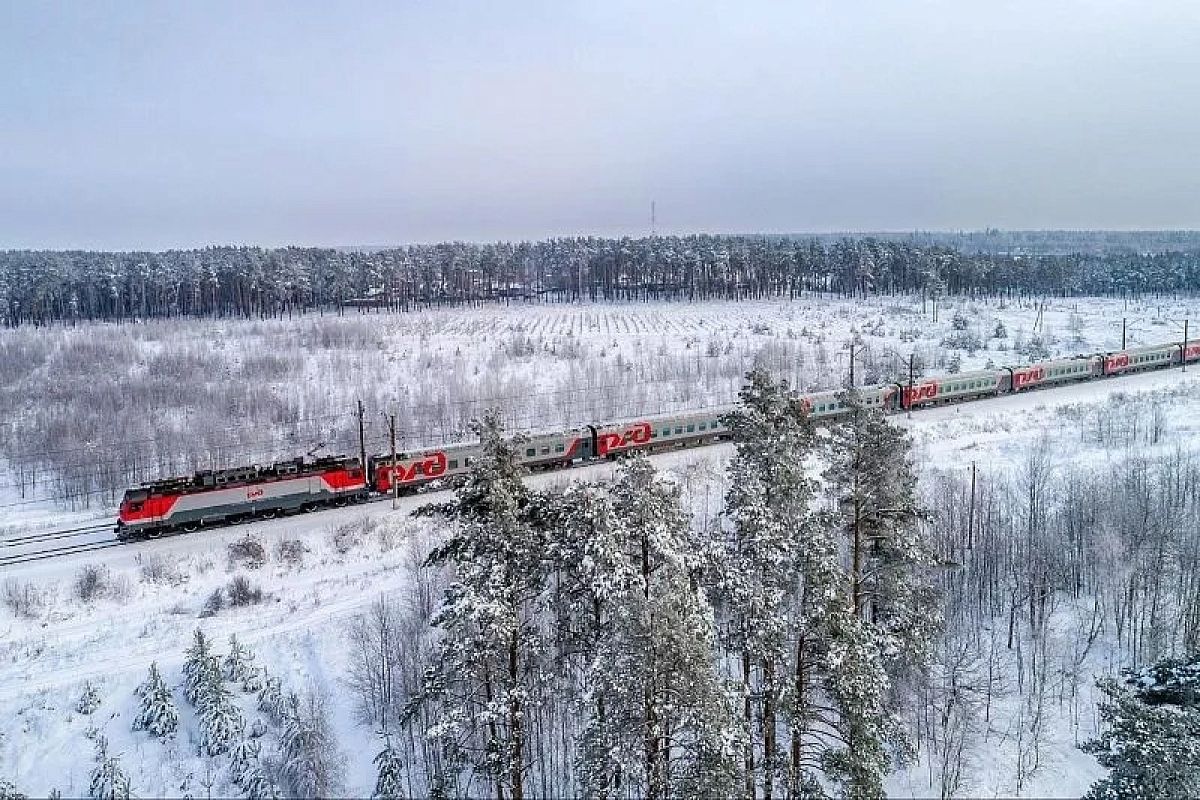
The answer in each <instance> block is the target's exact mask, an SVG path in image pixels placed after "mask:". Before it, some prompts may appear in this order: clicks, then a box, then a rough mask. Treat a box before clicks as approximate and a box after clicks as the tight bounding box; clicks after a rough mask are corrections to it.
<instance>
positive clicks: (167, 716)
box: [133, 663, 179, 736]
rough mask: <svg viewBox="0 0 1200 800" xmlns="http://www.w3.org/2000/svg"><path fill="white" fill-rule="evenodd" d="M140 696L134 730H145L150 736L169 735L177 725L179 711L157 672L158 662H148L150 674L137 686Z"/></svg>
mask: <svg viewBox="0 0 1200 800" xmlns="http://www.w3.org/2000/svg"><path fill="white" fill-rule="evenodd" d="M137 694H138V695H139V696H140V697H141V703H140V707H139V709H138V713H137V716H136V717H134V720H133V729H134V730H135V731H147V732H148V733H150V734H151V735H152V736H169V735H171V734H173V733H175V730H176V729H177V728H178V727H179V711H178V710H177V709H176V708H175V701H174V700H173V699H172V698H171V690H170V689H168V688H167V685H166V683H164V682H163V679H162V675H160V674H159V672H158V664H155V663H151V664H150V674H149V676H148V677H147V678H146V680H145V682H143V683H142V684H140V685H139V686H138V688H137Z"/></svg>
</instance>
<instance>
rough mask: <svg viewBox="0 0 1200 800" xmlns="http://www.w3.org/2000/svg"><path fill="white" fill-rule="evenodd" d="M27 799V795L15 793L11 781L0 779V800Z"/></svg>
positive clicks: (15, 788)
mask: <svg viewBox="0 0 1200 800" xmlns="http://www.w3.org/2000/svg"><path fill="white" fill-rule="evenodd" d="M27 797H28V795H25V794H22V793H21V792H18V791H17V787H16V786H15V785H13V782H12V781H6V780H4V779H3V778H0V800H26V798H27Z"/></svg>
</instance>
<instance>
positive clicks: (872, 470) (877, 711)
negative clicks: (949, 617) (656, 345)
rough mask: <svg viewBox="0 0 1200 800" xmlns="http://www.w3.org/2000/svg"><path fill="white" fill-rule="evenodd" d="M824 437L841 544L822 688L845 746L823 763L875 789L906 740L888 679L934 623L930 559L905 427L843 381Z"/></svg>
mask: <svg viewBox="0 0 1200 800" xmlns="http://www.w3.org/2000/svg"><path fill="white" fill-rule="evenodd" d="M839 399H840V401H841V403H842V404H843V405H844V406H845V407H846V409H847V411H846V413H845V416H844V419H843V421H841V422H839V423H837V424H836V425H834V426H833V427H832V429H831V431H830V436H829V441H828V453H829V456H828V468H827V469H826V471H825V479H826V481H827V482H828V484H829V487H830V492H831V493H832V494H833V496H834V499H835V500H836V502H837V511H836V512H835V514H834V515H833V518H832V519H831V524H832V526H833V528H834V530H836V531H837V533H838V534H839V536H840V537H841V538H842V540H843V542H844V543H845V553H846V562H847V568H846V570H845V574H846V580H845V584H844V585H845V589H843V590H842V591H843V592H844V595H843V597H844V599H843V601H842V602H841V603H839V604H838V605H839V607H838V609H837V610H836V612H835V613H834V614H833V615H832V616H831V619H830V621H831V625H830V628H829V630H830V634H831V636H830V642H829V646H828V650H827V675H828V678H827V684H826V685H827V690H828V691H829V693H830V695H831V696H832V697H833V699H834V701H835V704H836V705H837V707H838V711H839V717H840V718H839V720H838V726H837V727H838V730H839V732H840V734H841V738H842V742H843V744H844V749H843V750H837V751H832V752H830V753H827V754H826V758H825V768H826V772H827V773H829V774H830V775H831V776H833V777H835V778H836V779H838V780H839V781H840V782H841V783H842V784H843V786H844V788H845V790H846V792H847V793H848V794H850V795H853V796H855V797H882V796H883V787H882V781H883V778H884V776H885V775H886V773H887V770H888V767H889V758H890V756H889V753H890V749H889V748H891V747H902V746H903V745H904V744H905V739H904V736H903V734H902V731H901V728H900V725H899V723H898V720H897V719H896V716H895V712H894V710H893V709H891V708H889V706H888V692H889V688H890V685H891V681H892V680H893V678H894V677H896V675H898V674H899V673H901V672H902V671H903V670H904V669H906V668H909V667H911V666H913V665H920V664H922V663H923V662H924V661H925V660H926V658H927V657H928V654H929V647H930V642H931V641H932V637H933V634H934V632H935V631H936V630H937V627H938V625H939V624H940V618H939V616H938V611H937V607H938V606H937V603H936V597H935V595H934V592H933V589H932V586H931V584H930V581H929V577H928V571H929V567H930V566H931V565H932V563H933V562H932V558H931V557H930V555H929V553H928V551H927V549H926V547H925V544H924V541H923V539H922V537H921V535H920V530H919V527H918V525H917V522H918V518H919V514H920V511H919V508H918V503H917V499H916V477H915V476H914V474H913V472H912V468H911V464H910V462H909V457H908V452H909V449H910V443H909V439H908V437H907V435H906V434H905V433H904V432H903V431H901V430H899V429H897V428H895V427H894V426H892V425H891V424H890V423H889V422H888V421H887V419H886V418H885V417H884V416H883V414H882V412H880V411H879V410H878V409H875V408H869V407H867V406H866V405H864V404H863V402H862V398H861V396H860V395H859V393H858V392H857V391H856V390H854V389H851V390H849V391H847V392H846V393H844V394H843V395H842V396H841V397H840V398H839Z"/></svg>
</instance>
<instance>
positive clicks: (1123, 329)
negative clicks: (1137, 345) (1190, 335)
mask: <svg viewBox="0 0 1200 800" xmlns="http://www.w3.org/2000/svg"><path fill="white" fill-rule="evenodd" d="M1184 338H1187V337H1184ZM1121 349H1122V350H1124V349H1125V317H1121Z"/></svg>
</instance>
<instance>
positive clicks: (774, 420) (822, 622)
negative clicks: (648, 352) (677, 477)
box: [719, 370, 838, 798]
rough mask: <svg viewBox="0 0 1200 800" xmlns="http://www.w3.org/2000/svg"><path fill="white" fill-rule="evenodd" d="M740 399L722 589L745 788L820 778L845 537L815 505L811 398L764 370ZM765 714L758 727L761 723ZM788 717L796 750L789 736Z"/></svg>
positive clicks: (731, 423) (768, 791)
mask: <svg viewBox="0 0 1200 800" xmlns="http://www.w3.org/2000/svg"><path fill="white" fill-rule="evenodd" d="M740 396H741V408H740V409H739V410H738V411H736V412H734V413H732V414H729V415H727V416H726V418H725V424H726V425H727V426H728V427H729V429H730V430H731V431H732V432H733V435H734V439H735V441H736V443H737V445H736V447H737V450H736V453H735V455H734V457H733V459H732V460H731V461H730V464H729V478H730V488H729V490H728V492H727V493H726V498H725V515H724V518H725V520H726V521H727V528H728V530H727V533H726V541H725V553H724V559H723V563H722V565H721V577H720V592H719V597H720V600H721V606H722V611H723V618H724V621H725V626H726V628H727V635H726V641H727V642H728V644H729V646H730V647H732V648H733V649H734V650H735V652H737V653H738V654H739V660H740V666H741V680H742V686H741V691H742V695H743V698H744V699H743V703H742V733H743V737H744V741H745V745H744V747H745V750H744V754H743V771H744V780H745V786H744V789H743V793H744V794H745V795H746V796H747V797H753V796H755V794H756V792H757V787H758V786H759V785H761V787H762V791H763V795H764V797H767V798H770V797H773V796H774V795H775V794H776V790H777V789H778V788H779V784H778V780H779V778H780V777H781V776H784V775H786V778H787V782H788V786H789V790H790V792H791V793H793V794H798V793H799V791H800V787H801V786H803V785H807V784H810V783H812V782H813V777H812V774H811V767H812V766H813V763H814V756H813V753H812V751H813V750H814V749H817V748H819V746H820V745H819V744H818V742H817V740H816V739H815V738H814V737H813V735H812V734H811V731H812V729H813V727H814V725H815V720H816V716H817V711H816V708H817V704H816V703H815V701H814V699H813V697H814V692H815V688H814V687H815V686H816V682H817V679H818V677H819V669H818V664H819V662H820V658H821V655H822V652H823V650H822V648H823V643H824V641H825V638H826V636H827V628H828V617H829V614H830V609H831V607H832V603H831V597H832V594H833V587H834V584H835V581H836V577H837V573H838V564H837V547H836V542H835V541H834V539H833V537H832V536H831V535H830V532H829V531H828V528H827V526H825V525H822V524H819V523H818V521H817V520H815V519H814V516H813V514H812V512H811V511H810V508H809V506H810V504H811V501H812V497H813V492H814V485H813V481H812V479H811V478H810V477H809V476H808V474H807V470H806V459H807V458H808V457H809V455H810V454H811V453H812V452H813V449H814V444H815V438H814V430H813V426H812V423H811V421H810V420H809V417H808V412H807V409H806V407H805V404H804V400H803V399H802V398H801V397H799V396H798V395H797V394H796V393H795V392H793V391H792V390H791V389H789V387H788V386H787V384H786V382H780V383H776V382H774V381H773V380H772V379H771V377H770V376H769V375H767V374H766V373H765V372H763V371H761V370H753V371H751V372H750V373H749V374H748V375H747V384H746V386H745V387H744V388H743V390H742V392H741V395H740ZM756 722H757V725H756ZM785 722H786V724H787V728H788V730H789V733H790V743H789V746H788V750H787V753H788V755H787V757H786V758H784V756H783V752H784V748H783V746H782V744H781V742H780V741H779V734H780V728H781V726H782V724H783V723H785Z"/></svg>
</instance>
